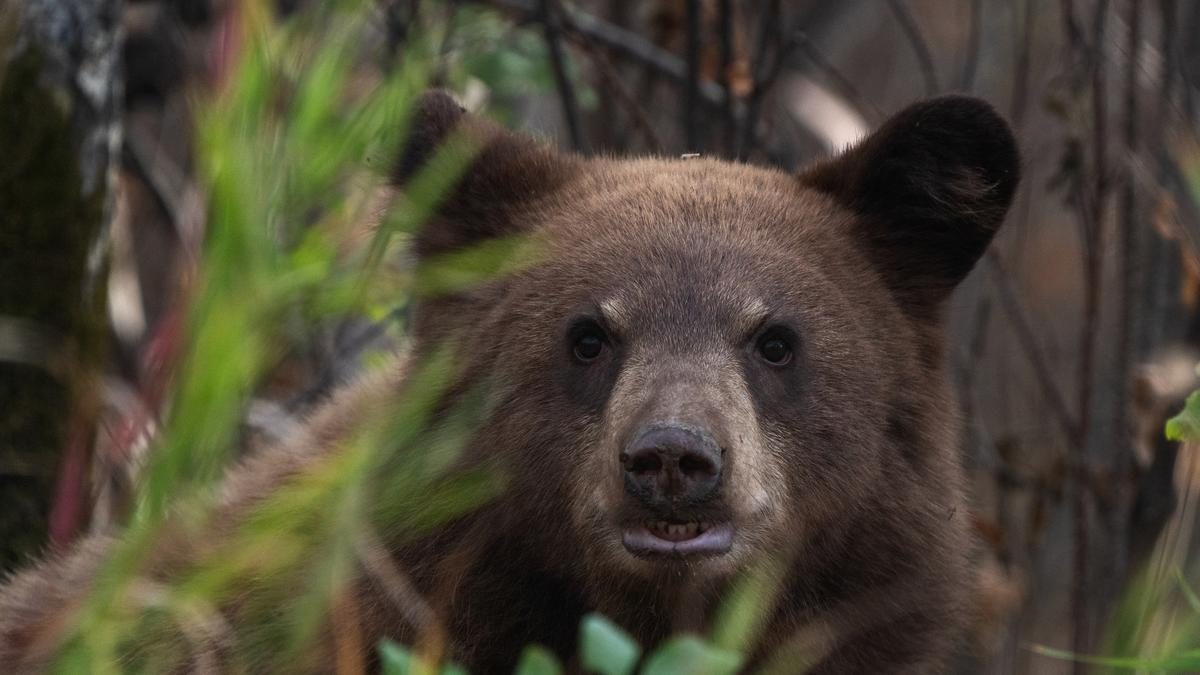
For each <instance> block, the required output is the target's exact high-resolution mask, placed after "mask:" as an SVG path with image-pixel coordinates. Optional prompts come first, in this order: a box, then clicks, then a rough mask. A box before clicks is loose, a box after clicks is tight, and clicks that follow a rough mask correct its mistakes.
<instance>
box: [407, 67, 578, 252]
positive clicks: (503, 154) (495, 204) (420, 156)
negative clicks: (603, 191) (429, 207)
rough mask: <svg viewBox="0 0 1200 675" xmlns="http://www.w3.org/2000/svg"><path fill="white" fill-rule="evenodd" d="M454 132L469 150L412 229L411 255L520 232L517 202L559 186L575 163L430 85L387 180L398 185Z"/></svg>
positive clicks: (520, 224) (410, 176)
mask: <svg viewBox="0 0 1200 675" xmlns="http://www.w3.org/2000/svg"><path fill="white" fill-rule="evenodd" d="M454 132H461V133H462V134H463V136H464V138H465V139H466V140H467V142H468V143H470V144H472V145H474V149H475V151H476V155H475V158H474V160H473V161H472V162H471V163H470V165H469V167H468V168H467V170H466V171H465V172H464V174H463V176H462V177H461V178H460V179H459V181H458V183H457V184H456V186H455V187H454V189H453V190H452V191H451V193H450V194H448V195H446V196H444V197H443V198H442V200H441V202H440V205H439V207H438V209H437V213H436V216H435V217H434V218H433V219H432V220H431V221H430V222H428V223H426V224H425V225H424V226H423V227H422V228H421V231H420V232H418V233H417V236H416V241H415V251H416V254H417V256H418V257H427V256H431V255H436V254H439V253H446V252H450V251H454V250H458V249H462V248H467V247H469V246H471V245H472V244H477V243H481V242H483V241H485V240H487V239H491V238H496V237H502V236H505V235H511V234H518V233H520V232H521V231H522V225H523V222H522V221H523V220H524V219H522V218H521V209H522V207H525V206H527V205H528V204H529V203H530V202H532V201H533V200H536V199H537V198H539V197H542V196H544V195H546V194H549V193H550V192H552V191H554V190H556V189H557V188H558V187H560V186H561V185H562V184H564V183H565V182H566V181H567V180H569V179H570V177H571V176H572V175H573V174H574V172H575V168H576V166H577V164H578V160H576V159H575V158H573V157H570V156H568V155H564V154H560V153H558V152H555V151H554V150H553V149H551V148H549V147H547V146H544V145H542V144H541V143H538V142H537V141H535V140H534V139H532V138H529V137H527V136H524V135H521V134H517V133H513V132H510V131H507V130H505V129H504V128H502V127H500V126H499V125H497V124H495V123H493V122H491V121H490V120H486V119H483V118H481V117H477V116H475V115H471V114H470V113H468V112H467V111H466V110H465V109H463V107H462V106H460V105H459V104H458V102H456V101H455V100H454V99H453V98H452V97H451V96H450V95H449V94H448V93H446V92H445V91H442V90H431V91H428V92H426V93H425V94H424V95H422V97H421V101H420V103H419V105H418V106H417V109H416V110H415V111H414V114H413V120H412V124H411V126H410V132H409V135H408V139H407V140H406V142H405V147H404V150H403V152H401V154H400V159H399V161H398V162H397V163H396V168H395V171H394V172H393V182H394V183H395V184H396V185H397V186H399V187H401V188H403V187H404V186H405V184H406V183H407V182H408V181H409V180H410V179H412V178H413V176H415V175H416V174H417V173H418V172H419V171H420V170H421V169H422V168H423V167H424V166H425V165H426V163H427V162H428V161H429V160H430V159H431V158H432V157H433V156H434V155H435V154H436V152H437V150H438V149H439V148H440V147H441V146H442V144H443V143H445V142H446V141H447V140H448V139H449V138H450V136H451V134H452V133H454Z"/></svg>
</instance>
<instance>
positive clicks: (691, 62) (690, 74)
mask: <svg viewBox="0 0 1200 675" xmlns="http://www.w3.org/2000/svg"><path fill="white" fill-rule="evenodd" d="M684 24H685V30H684V33H685V36H684V53H685V55H686V59H685V60H686V63H687V79H686V81H685V82H684V87H683V137H684V144H685V145H686V146H687V147H686V148H685V149H686V150H687V152H699V151H700V150H702V149H703V148H702V147H701V144H700V117H699V115H700V110H699V105H698V103H699V101H700V0H687V3H686V5H685V6H684Z"/></svg>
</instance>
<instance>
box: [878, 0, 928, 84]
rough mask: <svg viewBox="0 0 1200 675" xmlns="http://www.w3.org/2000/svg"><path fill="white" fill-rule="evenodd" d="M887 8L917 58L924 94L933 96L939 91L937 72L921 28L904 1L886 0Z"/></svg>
mask: <svg viewBox="0 0 1200 675" xmlns="http://www.w3.org/2000/svg"><path fill="white" fill-rule="evenodd" d="M888 7H890V8H891V9H892V14H894V15H896V20H897V21H899V22H900V29H901V30H902V31H904V36H905V37H907V38H908V42H909V44H911V45H912V48H913V53H914V54H916V56H917V65H918V66H919V67H920V69H921V75H922V77H924V78H925V93H926V94H927V95H929V96H933V95H934V94H936V93H938V92H939V91H941V87H939V86H938V81H937V72H936V71H935V70H934V67H933V52H931V51H930V50H929V43H928V42H926V41H925V36H924V35H922V34H921V28H920V27H919V26H917V22H916V19H914V18H913V15H912V13H911V12H909V11H908V5H905V4H904V0H888Z"/></svg>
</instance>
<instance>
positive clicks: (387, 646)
mask: <svg viewBox="0 0 1200 675" xmlns="http://www.w3.org/2000/svg"><path fill="white" fill-rule="evenodd" d="M412 662H413V656H412V652H410V651H408V648H407V647H401V646H400V645H398V644H396V643H395V642H392V641H390V640H384V641H383V642H380V643H379V663H380V665H381V666H382V668H383V675H408V671H409V669H410V668H411V667H412Z"/></svg>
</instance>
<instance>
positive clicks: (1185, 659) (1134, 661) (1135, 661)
mask: <svg viewBox="0 0 1200 675" xmlns="http://www.w3.org/2000/svg"><path fill="white" fill-rule="evenodd" d="M1033 651H1034V652H1035V653H1037V654H1041V655H1042V656H1049V657H1050V658H1054V659H1063V660H1066V661H1077V662H1079V663H1087V664H1090V665H1094V666H1108V667H1110V668H1125V669H1129V670H1149V671H1154V672H1167V673H1183V672H1189V673H1190V672H1195V671H1196V669H1197V668H1200V650H1196V649H1191V650H1187V651H1182V652H1179V653H1176V654H1168V655H1166V656H1162V657H1159V658H1139V657H1123V656H1084V655H1081V654H1076V653H1074V652H1070V651H1067V650H1065V649H1054V648H1052V647H1043V646H1041V645H1034V646H1033Z"/></svg>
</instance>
